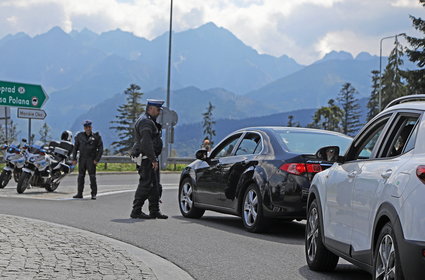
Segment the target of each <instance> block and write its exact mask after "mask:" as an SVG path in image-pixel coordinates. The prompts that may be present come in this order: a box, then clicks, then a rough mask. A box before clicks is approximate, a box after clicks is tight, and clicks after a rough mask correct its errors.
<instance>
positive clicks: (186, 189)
mask: <svg viewBox="0 0 425 280" xmlns="http://www.w3.org/2000/svg"><path fill="white" fill-rule="evenodd" d="M179 208H180V213H182V215H183V216H184V217H187V218H200V217H202V215H204V213H205V210H204V209H199V208H196V207H195V204H194V202H193V183H192V179H190V178H185V179H184V180H183V181H182V183H181V184H180V187H179Z"/></svg>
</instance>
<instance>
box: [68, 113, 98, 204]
mask: <svg viewBox="0 0 425 280" xmlns="http://www.w3.org/2000/svg"><path fill="white" fill-rule="evenodd" d="M83 125H84V131H83V132H80V133H78V134H77V136H76V137H75V146H74V151H73V159H74V161H73V164H74V165H75V164H76V163H77V160H76V159H77V152H78V151H80V157H79V160H78V192H77V194H76V195H74V196H73V197H74V198H83V190H84V177H85V176H86V170H87V171H88V173H89V177H90V187H91V199H96V195H97V183H96V165H97V163H98V162H99V161H100V158H101V157H102V153H103V142H102V137H101V136H100V135H99V133H98V132H93V131H92V122H91V121H89V120H86V121H84V123H83Z"/></svg>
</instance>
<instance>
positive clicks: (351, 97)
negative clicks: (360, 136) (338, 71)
mask: <svg viewBox="0 0 425 280" xmlns="http://www.w3.org/2000/svg"><path fill="white" fill-rule="evenodd" d="M356 94H358V92H357V91H356V89H355V88H354V87H353V86H352V85H351V84H350V83H345V84H344V85H343V86H342V89H341V91H340V92H339V95H338V98H337V100H338V102H339V104H340V107H341V109H342V112H343V117H342V122H341V125H342V130H341V132H342V133H344V134H347V135H351V136H353V135H354V134H355V133H356V132H357V131H358V130H359V128H360V126H361V124H360V105H359V101H358V99H357V98H356V97H355V95H356Z"/></svg>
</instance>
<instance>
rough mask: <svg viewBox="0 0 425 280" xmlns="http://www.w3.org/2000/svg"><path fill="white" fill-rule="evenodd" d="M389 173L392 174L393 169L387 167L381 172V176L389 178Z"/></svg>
mask: <svg viewBox="0 0 425 280" xmlns="http://www.w3.org/2000/svg"><path fill="white" fill-rule="evenodd" d="M391 174H393V171H392V170H391V169H388V170H387V171H385V172H382V174H381V177H382V178H384V179H388V178H390V176H391Z"/></svg>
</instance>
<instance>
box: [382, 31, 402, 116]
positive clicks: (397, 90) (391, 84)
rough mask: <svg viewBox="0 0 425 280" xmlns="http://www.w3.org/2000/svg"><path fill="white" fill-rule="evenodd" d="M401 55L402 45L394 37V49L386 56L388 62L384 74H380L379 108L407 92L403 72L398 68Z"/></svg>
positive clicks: (400, 64)
mask: <svg viewBox="0 0 425 280" xmlns="http://www.w3.org/2000/svg"><path fill="white" fill-rule="evenodd" d="M403 55H404V52H403V47H402V46H401V44H400V42H399V41H398V40H397V37H396V39H395V42H394V49H393V50H392V51H391V53H390V56H389V57H388V64H387V66H386V67H385V71H384V74H383V75H382V87H381V100H382V106H381V109H384V108H385V106H387V105H388V103H390V102H391V101H393V100H394V99H396V98H398V97H400V96H404V95H406V94H407V89H406V86H405V85H404V83H403V77H402V75H403V73H404V72H403V71H402V70H401V69H400V66H402V65H403V59H402V56H403Z"/></svg>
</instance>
